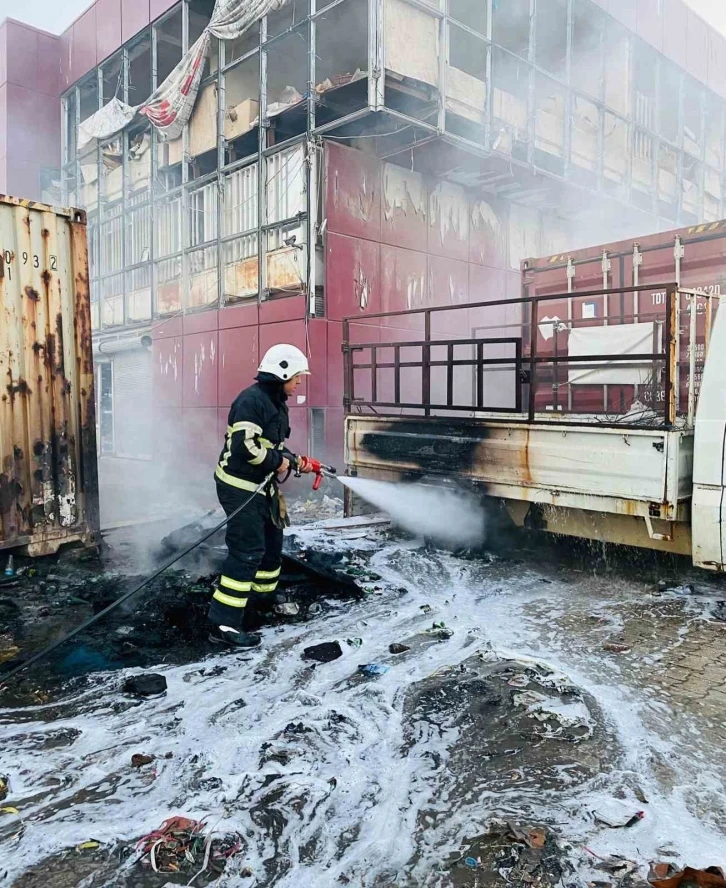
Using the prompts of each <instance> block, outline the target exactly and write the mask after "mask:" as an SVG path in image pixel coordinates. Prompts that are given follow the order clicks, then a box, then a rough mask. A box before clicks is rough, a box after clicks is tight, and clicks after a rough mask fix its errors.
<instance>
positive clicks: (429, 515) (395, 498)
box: [340, 477, 485, 548]
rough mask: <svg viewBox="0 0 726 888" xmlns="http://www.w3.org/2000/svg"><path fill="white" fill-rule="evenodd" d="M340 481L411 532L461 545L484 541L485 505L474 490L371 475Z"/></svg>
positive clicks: (345, 478)
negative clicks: (371, 477) (392, 480)
mask: <svg viewBox="0 0 726 888" xmlns="http://www.w3.org/2000/svg"><path fill="white" fill-rule="evenodd" d="M340 481H341V483H343V484H345V486H346V487H348V488H350V490H352V491H353V493H355V494H357V495H358V496H360V497H361V498H362V499H364V500H365V501H366V502H368V503H370V504H371V505H372V506H375V507H376V508H378V509H380V510H381V511H382V512H386V513H387V514H388V515H390V517H391V519H392V520H393V522H394V523H395V524H398V525H400V526H401V527H403V528H404V529H405V530H407V531H409V532H410V533H414V534H416V535H418V536H423V537H426V538H428V539H432V540H434V541H436V542H439V543H443V544H445V545H448V546H455V547H457V548H458V547H461V548H468V547H472V546H479V545H481V544H482V543H483V542H484V538H485V519H484V509H483V507H482V505H481V503H479V502H478V501H477V500H476V499H475V498H474V497H472V496H471V495H470V494H467V493H463V492H462V491H459V490H445V489H442V488H440V487H429V486H428V485H425V484H389V483H386V482H385V481H371V480H369V479H367V478H348V477H341V478H340Z"/></svg>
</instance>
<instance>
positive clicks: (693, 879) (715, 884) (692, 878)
mask: <svg viewBox="0 0 726 888" xmlns="http://www.w3.org/2000/svg"><path fill="white" fill-rule="evenodd" d="M648 881H649V882H650V884H651V885H653V886H654V888H679V886H681V885H687V886H692V885H698V886H699V888H726V877H725V876H724V872H723V870H722V869H721V868H720V867H718V866H710V867H708V869H693V868H692V867H690V866H689V867H686V868H685V869H684V870H681V871H679V870H678V869H677V868H676V867H675V866H673V864H672V863H656V864H653V865H652V866H651V869H650V873H649V874H648Z"/></svg>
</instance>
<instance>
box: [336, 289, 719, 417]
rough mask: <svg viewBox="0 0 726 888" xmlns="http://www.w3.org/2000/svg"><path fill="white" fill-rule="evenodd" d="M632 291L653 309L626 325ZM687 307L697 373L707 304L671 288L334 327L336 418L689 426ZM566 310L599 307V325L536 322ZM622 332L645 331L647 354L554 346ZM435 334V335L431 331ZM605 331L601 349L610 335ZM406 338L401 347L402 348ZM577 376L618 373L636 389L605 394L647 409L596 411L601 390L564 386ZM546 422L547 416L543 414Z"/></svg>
mask: <svg viewBox="0 0 726 888" xmlns="http://www.w3.org/2000/svg"><path fill="white" fill-rule="evenodd" d="M644 291H649V292H653V291H658V294H659V296H660V295H663V294H664V298H663V303H662V304H661V305H658V306H657V307H656V308H655V309H654V310H653V311H651V312H643V310H642V308H640V310H639V311H638V315H637V316H636V315H635V314H634V313H633V314H632V315H628V314H627V313H626V312H624V311H623V304H624V294H636V293H641V292H644ZM616 295H617V296H618V297H619V298H618V300H616V301H617V302H618V305H619V308H618V309H617V310H615V311H613V312H609V310H608V307H609V304H610V297H612V296H616ZM633 299H635V297H633ZM699 299H705V330H704V335H703V338H704V340H705V341H704V348H703V357H702V359H701V361H700V363H701V364H702V363H703V362H705V355H706V350H707V345H708V339H709V338H710V328H711V321H712V303H711V299H710V298H709V297H708V295H707V294H703V293H696V291H692V290H684V289H681V288H679V287H678V285H677V284H675V283H668V284H661V285H653V284H649V285H641V286H634V287H627V288H623V287H620V288H613V289H603V290H589V291H580V292H577V291H575V292H571V293H555V294H547V295H538V296H533V297H527V296H524V297H521V298H516V299H502V300H495V301H492V302H478V303H472V304H462V305H459V306H451V305H446V306H443V305H442V306H435V307H430V308H417V309H412V310H409V311H400V312H384V313H379V314H362V315H359V316H357V317H352V318H351V317H349V318H345V319H344V321H343V353H344V406H345V410H346V412H347V413H351V412H353V411H358V412H365V411H370V412H373V413H382V414H384V415H392V413H394V412H396V413H400V414H403V413H406V414H408V415H410V414H411V412H412V411H413V412H414V413H415V414H416V415H423V416H427V417H430V416H434V415H438V416H442V415H443V416H446V415H449V416H455V415H457V416H461V415H462V414H469V415H471V416H473V417H474V416H481V415H482V414H486V415H490V414H493V415H494V416H495V417H496V415H497V414H501V415H502V416H503V417H506V418H507V420H508V421H515V422H530V423H534V422H547V421H553V420H554V419H557V421H559V422H564V423H568V422H569V423H570V424H573V423H575V424H578V423H582V422H583V421H589V422H592V421H597V422H600V423H602V424H605V425H613V426H617V427H619V428H625V427H631V428H642V427H644V426H646V425H648V426H652V425H654V424H657V425H660V426H664V427H666V428H671V427H673V426H674V425H676V423H677V421H678V418H679V416H681V417H682V419H683V420H685V422H686V424H687V425H689V426H692V425H693V421H694V417H695V405H696V398H697V391H696V370H697V366H698V363H699V362H698V360H697V355H696V344H697V340H698V338H699V334H698V311H699V304H698V300H699ZM573 300H574V304H575V305H577V304H580V305H583V306H584V305H585V304H589V305H590V306H593V305H595V306H596V307H597V306H601V307H602V309H603V310H602V313H601V316H600V317H594V316H591V317H585V316H584V311H583V312H582V314H583V317H582V318H580V319H579V320H575V319H573V318H572V317H570V318H569V319H564V320H560V319H559V318H556V317H555V318H550V317H548V315H549V314H550V313H552V312H553V307H556V306H557V304H559V305H560V307H561V308H562V307H563V306H567V307H568V312H569V313H570V314H571V313H572V306H573ZM684 300H685V302H686V308H685V310H684V309H683V308H682V304H683V302H684ZM548 309H549V312H548ZM487 313H493V314H494V316H495V317H496V318H497V320H495V321H494V323H491V324H482V323H481V321H482V319H483V318H485V316H486V315H487ZM512 313H515V314H516V313H519V317H517V318H515V319H512V318H508V319H507V318H506V316H507V315H508V314H510V315H511V314H512ZM684 313H685V314H687V315H688V318H689V324H688V331H689V332H688V351H687V360H686V361H684V360H682V359H681V358H682V356H681V354H679V351H680V348H681V346H682V337H681V330H680V327H679V324H680V320H681V317H682V315H683V314H684ZM503 316H504V319H503ZM438 321H443V324H438V323H437V322H438ZM628 322H630V323H638V324H639V325H641V327H642V326H643V325H644V324H648V323H650V324H652V330H653V340H652V341H653V347H652V349H651V350H650V351H648V350H647V349H645V350H643V351H637V352H633V351H632V350H631V351H628V352H627V353H623V352H620V353H612V354H609V353H601V352H600V351H598V352H597V353H595V354H590V355H588V354H570V352H569V349H568V346H567V344H565V346H564V347H563V346H562V333H567V334H571V333H572V331H573V330H581V329H583V328H598V327H612V326H614V325H617V326H618V327H619V328H622V327H623V326H627V325H628ZM437 326H438V327H441V326H443V328H444V329H443V330H437V329H435V328H436V327H437ZM452 327H453V328H455V333H452V330H451V328H452ZM548 328H549V329H548ZM361 330H363V331H366V332H365V333H364V334H363V337H364V338H363V339H362V341H357V340H358V339H361V336H360V335H358V336H357V338H356V339H354V338H352V334H353V333H354V332H355V333H356V334H360V331H361ZM543 330H547V331H548V332H550V331H551V335H550V336H549V339H548V340H545V338H544V336H543V335H541V334H542V331H543ZM609 332H610V336H611V338H612V333H613V331H609ZM480 333H481V334H482V335H479V334H480ZM646 334H647V330H646ZM365 336H367V339H365ZM408 336H410V337H411V338H410V339H409V338H406V337H408ZM616 336H617V334H616ZM608 341H609V340H608ZM644 341H645V340H644ZM568 342H569V338H568ZM462 351H464V354H463V355H462ZM502 351H505V352H506V354H502V353H501V352H502ZM492 352H494V354H492ZM684 364H686V365H687V366H688V369H689V375H688V379H687V391H685V392H682V391H681V389H682V385H681V370H682V367H683V366H684ZM467 368H468V369H467ZM588 370H590V371H592V375H593V376H595V377H597V375H598V374H600V375H601V376H602V375H605V376H607V373H610V374H611V375H612V374H613V373H614V374H615V375H617V373H618V372H620V373H624V375H625V376H626V377H627V376H628V375H629V376H630V377H632V378H633V379H636V380H638V381H636V382H630V383H627V384H619V385H616V386H614V387H612V388H615V389H617V392H616V393H615V394H617V395H619V397H620V399H621V401H624V400H625V399H626V395H627V397H628V398H630V399H631V401H633V402H635V403H638V399H639V398H645V399H646V400H647V396H648V395H650V396H651V402H652V404H651V405H650V406H647V407H644V409H643V411H642V414H641V415H638V414H637V411H635V412H633V410H632V409H625V408H624V407H621V408H620V409H618V408H616V407H613V406H612V405H611V406H610V407H608V404H609V403H610V402H612V401H613V400H614V393H613V392H612V391H610V392H609V391H608V389H609V388H610V387H609V386H608V385H607V384H604V383H595V384H593V385H587V384H580V385H578V384H576V383H573V382H572V379H573V376H579V378H582V371H588ZM462 372H464V376H463V378H462ZM412 374H413V375H412ZM467 374H468V375H467ZM502 374H504V381H503V377H502ZM563 388H564V389H566V390H567V398H566V399H565V398H562V396H561V391H562V389H563ZM646 389H647V390H646ZM644 390H645V391H644ZM573 391H574V392H575V396H573ZM601 395H602V396H603V402H602V405H601V406H596V407H593V406H592V403H593V401H597V399H598V398H599V397H600V396H601ZM585 396H587V397H585ZM578 397H580V399H581V402H582V400H583V398H584V400H585V401H587V403H588V404H589V406H588V408H587V409H583V407H582V404H581V403H580V405H579V406H578V400H577V398H578ZM588 399H589V400H588ZM503 401H506V403H502V402H503ZM681 403H683V404H685V405H686V409H685V410H681V409H680V406H681ZM548 411H551V415H545V414H546V413H547V412H548ZM585 414H587V416H585Z"/></svg>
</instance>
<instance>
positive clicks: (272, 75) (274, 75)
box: [266, 23, 309, 144]
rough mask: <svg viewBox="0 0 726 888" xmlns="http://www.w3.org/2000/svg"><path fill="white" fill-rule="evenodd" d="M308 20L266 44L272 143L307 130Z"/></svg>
mask: <svg viewBox="0 0 726 888" xmlns="http://www.w3.org/2000/svg"><path fill="white" fill-rule="evenodd" d="M308 41H309V28H308V25H307V23H306V24H304V25H301V26H300V27H298V28H296V29H295V30H294V31H291V32H290V33H289V34H286V35H285V36H283V37H279V38H277V39H276V40H274V41H273V42H272V43H270V44H268V46H267V50H266V52H267V118H268V120H269V121H270V138H271V144H274V143H275V142H283V141H285V140H287V139H289V138H292V137H293V136H296V135H299V134H300V133H303V132H305V130H306V129H307V105H306V103H305V94H306V93H307V88H308Z"/></svg>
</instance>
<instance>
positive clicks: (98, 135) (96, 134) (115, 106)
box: [78, 96, 136, 151]
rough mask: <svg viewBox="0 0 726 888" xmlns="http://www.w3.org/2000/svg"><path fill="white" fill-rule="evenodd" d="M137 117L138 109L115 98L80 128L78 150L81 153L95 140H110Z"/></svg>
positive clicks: (87, 119)
mask: <svg viewBox="0 0 726 888" xmlns="http://www.w3.org/2000/svg"><path fill="white" fill-rule="evenodd" d="M135 115H136V108H132V107H131V105H126V104H125V103H124V102H122V101H121V99H118V98H116V97H115V96H114V98H112V99H111V101H110V102H109V103H108V104H107V105H104V106H103V108H101V110H100V111H96V113H95V114H92V115H91V116H90V117H88V118H86V120H84V121H83V123H81V124H79V126H78V150H79V151H81V150H82V149H83V148H85V147H86V145H88V143H89V142H92V141H93V140H94V139H99V140H103V139H110V138H111V136H112V135H113V134H114V133H117V132H119V130H122V129H123V128H124V127H125V126H126V125H127V124H129V123H130V122H131V121H132V120H133V118H134V117H135Z"/></svg>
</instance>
